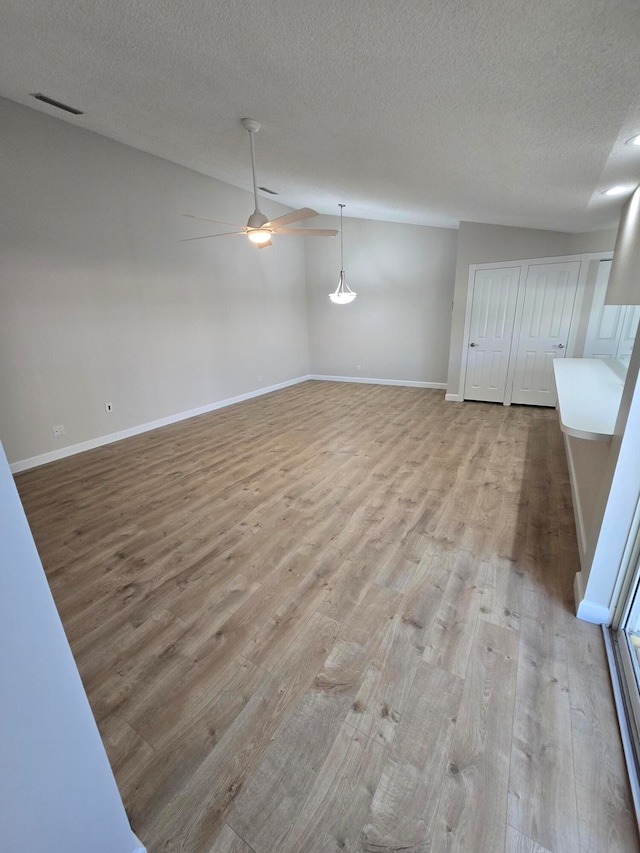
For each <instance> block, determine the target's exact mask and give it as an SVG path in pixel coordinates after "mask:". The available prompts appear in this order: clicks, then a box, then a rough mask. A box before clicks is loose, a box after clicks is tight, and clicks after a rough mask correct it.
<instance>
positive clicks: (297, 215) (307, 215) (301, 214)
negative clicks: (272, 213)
mask: <svg viewBox="0 0 640 853" xmlns="http://www.w3.org/2000/svg"><path fill="white" fill-rule="evenodd" d="M317 215H318V211H317V210H311V208H310V207H303V208H301V209H300V210H294V211H292V212H291V213H285V215H284V216H279V217H278V218H277V219H272V220H271V221H270V222H267V223H266V227H267V228H279V227H280V226H281V225H288V224H289V223H290V222H300V220H301V219H311V217H312V216H317Z"/></svg>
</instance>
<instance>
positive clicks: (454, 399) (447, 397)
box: [444, 394, 462, 403]
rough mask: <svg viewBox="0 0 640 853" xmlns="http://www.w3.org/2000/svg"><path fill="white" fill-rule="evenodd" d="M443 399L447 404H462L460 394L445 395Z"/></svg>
mask: <svg viewBox="0 0 640 853" xmlns="http://www.w3.org/2000/svg"><path fill="white" fill-rule="evenodd" d="M444 399H445V400H446V401H447V402H448V403H462V397H461V396H460V394H445V395H444Z"/></svg>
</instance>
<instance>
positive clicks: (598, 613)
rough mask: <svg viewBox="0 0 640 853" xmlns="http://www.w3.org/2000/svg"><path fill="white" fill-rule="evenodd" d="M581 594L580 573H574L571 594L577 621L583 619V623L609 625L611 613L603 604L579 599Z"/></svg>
mask: <svg viewBox="0 0 640 853" xmlns="http://www.w3.org/2000/svg"><path fill="white" fill-rule="evenodd" d="M581 593H582V572H576V577H575V580H574V582H573V594H574V597H575V600H576V616H577V617H578V619H583V620H584V621H585V622H592V623H593V624H594V625H610V624H611V612H610V611H609V608H608V607H607V606H606V605H604V604H599V603H598V602H597V601H589V599H588V598H584V597H582V598H581V597H580V595H581Z"/></svg>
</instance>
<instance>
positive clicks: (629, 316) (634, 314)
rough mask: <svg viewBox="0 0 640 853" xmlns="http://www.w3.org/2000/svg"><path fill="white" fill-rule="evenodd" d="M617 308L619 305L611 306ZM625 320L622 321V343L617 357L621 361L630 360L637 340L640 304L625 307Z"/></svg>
mask: <svg viewBox="0 0 640 853" xmlns="http://www.w3.org/2000/svg"><path fill="white" fill-rule="evenodd" d="M610 307H611V308H617V307H618V306H617V305H612V306H610ZM624 311H625V314H624V320H623V321H622V331H621V333H620V344H619V345H618V351H617V352H616V354H615V358H619V359H620V361H626V362H628V361H629V359H630V358H631V350H632V349H633V345H634V343H635V340H636V332H637V331H638V320H640V305H627V306H626V308H625V309H624Z"/></svg>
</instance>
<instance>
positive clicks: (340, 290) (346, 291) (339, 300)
mask: <svg viewBox="0 0 640 853" xmlns="http://www.w3.org/2000/svg"><path fill="white" fill-rule="evenodd" d="M338 206H339V207H340V278H339V280H338V286H337V288H336V290H335V292H334V293H330V294H329V299H330V300H331V301H332V302H335V304H336V305H346V304H347V303H348V302H353V300H354V299H355V298H356V296H357V295H358V294H357V293H354V292H353V290H351V288H350V287H349V285H348V284H347V282H346V281H345V276H344V243H343V239H342V209H343V208H344V204H340V205H338Z"/></svg>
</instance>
